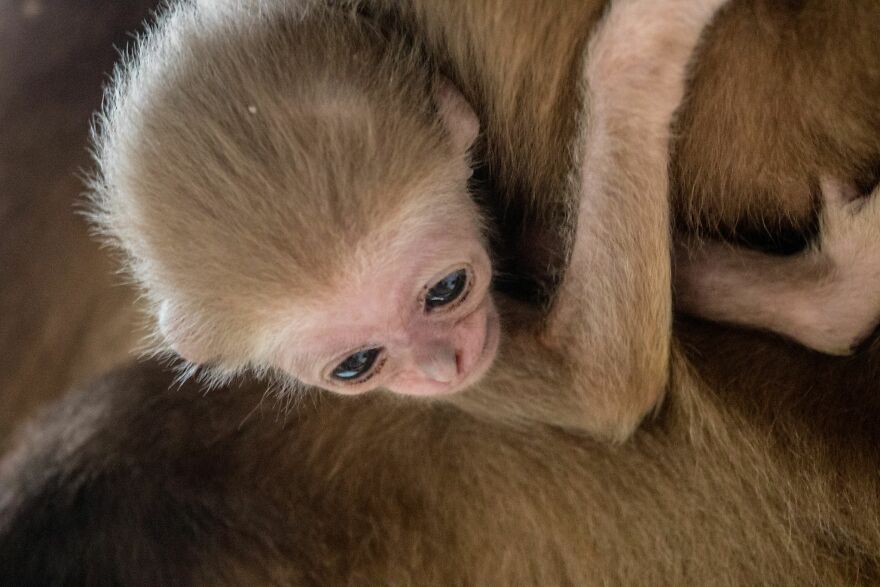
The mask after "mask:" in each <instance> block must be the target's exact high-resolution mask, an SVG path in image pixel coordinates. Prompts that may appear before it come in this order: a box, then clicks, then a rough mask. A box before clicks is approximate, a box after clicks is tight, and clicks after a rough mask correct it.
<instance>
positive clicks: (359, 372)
mask: <svg viewBox="0 0 880 587" xmlns="http://www.w3.org/2000/svg"><path fill="white" fill-rule="evenodd" d="M381 352H382V349H381V348H373V349H365V350H362V351H358V352H356V353H352V354H351V355H349V356H348V357H346V358H345V360H344V361H342V362H341V363H339V365H338V366H337V367H336V368H335V369H333V373H332V375H333V377H334V378H335V379H339V380H340V381H346V382H349V381H355V380H358V379H362V378H363V377H364V376H365V375H366V374H367V373H369V372H370V369H372V368H373V365H375V364H376V359H377V358H378V357H379V354H380V353H381Z"/></svg>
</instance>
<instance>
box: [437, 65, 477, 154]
mask: <svg viewBox="0 0 880 587" xmlns="http://www.w3.org/2000/svg"><path fill="white" fill-rule="evenodd" d="M434 94H435V99H436V100H437V108H438V109H439V111H440V116H441V118H442V119H443V122H444V124H445V125H446V129H447V130H448V131H449V136H450V137H452V142H453V144H454V145H455V148H456V149H457V150H459V151H461V152H462V153H463V152H465V151H467V150H468V149H469V148H470V147H471V145H473V144H474V141H475V140H477V135H478V134H480V121H479V120H478V119H477V115H476V114H475V113H474V109H473V108H471V105H470V104H468V101H467V100H465V98H464V96H462V95H461V92H459V91H458V88H456V87H455V86H454V85H453V84H452V82H451V81H449V80H448V79H446V78H445V77H441V78H440V80H439V82H438V83H437V84H436V85H435V90H434Z"/></svg>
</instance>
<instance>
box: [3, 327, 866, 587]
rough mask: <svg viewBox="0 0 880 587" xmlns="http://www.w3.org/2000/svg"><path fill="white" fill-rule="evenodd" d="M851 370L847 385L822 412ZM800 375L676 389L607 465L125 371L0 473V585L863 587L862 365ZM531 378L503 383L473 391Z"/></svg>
mask: <svg viewBox="0 0 880 587" xmlns="http://www.w3.org/2000/svg"><path fill="white" fill-rule="evenodd" d="M691 330H692V331H693V328H691ZM697 333H698V334H699V333H700V331H699V329H697ZM702 336H707V333H706V332H705V331H704V332H703V333H702ZM708 337H709V340H710V341H715V340H718V337H717V334H715V335H713V334H712V333H711V332H710V333H708ZM699 339H700V336H691V338H690V340H691V341H694V340H699ZM724 342H725V344H726V343H727V342H729V343H730V345H729V347H730V348H731V349H732V350H737V349H744V348H748V347H749V346H750V344H751V343H750V342H749V341H748V340H742V339H741V338H740V339H737V337H735V336H734V337H731V340H730V341H727V340H725V341H724ZM705 343H706V341H704V344H705ZM770 348H771V350H775V351H776V352H777V353H780V352H782V349H780V348H778V347H777V348H775V349H774V348H772V346H771V347H770ZM746 354H747V355H748V352H747V353H746ZM741 358H742V357H741ZM785 358H787V359H789V360H793V361H799V360H801V361H802V360H804V359H805V358H806V357H804V356H797V352H795V353H794V356H791V355H789V356H787V357H785ZM748 360H750V361H752V362H753V364H754V358H753V357H752V358H749V359H748ZM716 363H717V361H716ZM514 364H515V365H519V364H521V362H514ZM676 364H678V365H681V364H682V363H681V362H678V361H677V362H676ZM704 364H705V361H704ZM710 366H711V364H710ZM755 367H756V368H757V369H758V370H759V372H760V373H767V372H769V373H771V374H772V373H774V372H775V371H778V368H777V367H776V366H775V365H772V364H767V365H755ZM854 369H861V371H862V373H863V377H862V378H861V384H858V385H853V386H852V387H850V388H848V391H847V393H846V394H845V397H844V398H839V397H838V393H839V392H838V391H836V389H837V388H838V387H839V386H840V374H841V373H843V374H846V373H852V372H853V371H854ZM721 372H722V373H723V369H722V371H721ZM817 372H819V373H822V375H821V376H820V377H819V378H818V379H816V380H814V381H811V385H810V386H809V393H804V392H802V391H793V390H794V389H805V388H806V387H807V386H806V385H805V382H802V381H795V380H794V378H793V379H792V380H789V381H786V383H788V384H789V385H791V386H792V387H791V388H790V389H791V390H792V391H789V392H782V391H781V390H780V389H778V388H772V389H769V388H765V387H762V386H755V384H756V383H758V381H759V380H758V379H757V378H753V377H749V376H746V377H745V378H742V377H740V376H730V375H731V374H728V375H726V376H725V375H722V379H721V381H715V384H716V385H717V387H718V388H719V389H723V391H722V392H712V391H710V388H709V387H706V386H705V385H704V384H703V383H701V382H700V381H699V379H697V378H694V377H693V376H692V375H691V374H690V373H689V372H687V371H686V370H680V369H679V368H676V371H675V373H674V376H673V378H674V382H675V385H674V386H673V389H674V390H675V391H674V392H673V393H672V395H671V396H670V397H669V398H668V400H667V402H666V404H665V406H664V408H663V411H662V413H661V414H660V415H659V416H658V418H657V419H656V420H655V421H653V422H651V423H650V424H649V425H647V426H645V427H643V429H642V430H641V431H639V432H638V433H637V434H636V435H635V437H634V438H633V439H632V441H631V442H629V443H627V444H626V445H624V446H619V447H610V446H608V445H602V444H598V443H595V442H592V441H589V440H585V439H584V438H583V437H581V436H579V435H571V434H567V433H565V432H562V431H560V430H559V429H554V428H552V427H542V426H538V427H525V428H522V427H510V426H507V425H503V424H498V423H493V422H492V421H485V420H474V419H473V418H472V417H470V416H468V415H467V414H465V413H463V412H461V411H459V410H455V409H450V408H448V407H445V406H443V405H442V404H434V405H432V406H426V405H424V404H415V405H413V404H411V403H409V402H407V401H406V400H403V399H400V398H395V397H392V396H383V395H374V396H368V397H361V398H339V397H334V396H330V395H326V394H323V395H320V396H315V397H314V398H311V399H309V400H307V401H304V402H302V403H301V404H300V405H299V406H298V407H297V408H295V409H294V410H293V411H292V412H290V413H289V414H288V415H287V416H286V417H281V416H279V414H278V412H277V406H275V405H272V404H271V402H265V401H263V394H264V391H263V387H262V386H261V385H259V384H251V383H245V384H243V385H232V386H230V387H228V388H224V389H220V390H217V391H215V392H212V393H211V394H208V395H207V396H205V395H204V393H203V391H202V390H200V389H199V388H198V386H195V385H192V384H187V385H185V386H184V387H183V388H181V389H178V388H177V387H171V388H170V389H168V386H169V384H170V383H171V379H172V376H171V375H170V374H168V373H164V372H162V371H161V370H160V369H158V368H157V367H155V366H151V365H143V366H140V367H132V368H129V369H127V370H125V371H122V372H119V373H116V374H113V375H110V376H108V377H107V378H106V379H105V380H104V381H102V382H99V383H97V384H91V385H89V386H87V388H86V389H85V390H83V391H81V392H80V393H78V394H75V395H72V396H70V397H69V398H68V399H67V400H65V402H64V403H63V404H61V405H59V406H57V407H56V408H54V409H53V411H52V412H51V413H50V414H48V415H47V416H46V417H45V418H44V419H42V420H40V421H37V422H35V423H34V425H33V428H32V430H33V431H34V433H32V434H31V436H30V440H28V441H27V442H23V443H22V444H21V446H20V448H19V449H18V452H17V453H16V454H14V455H11V459H10V460H9V461H8V462H7V463H6V465H5V469H4V473H3V475H4V476H3V486H4V487H6V488H7V490H6V492H5V494H4V498H3V501H2V502H0V503H2V505H0V576H3V577H4V578H5V579H6V582H8V583H11V584H52V583H53V582H54V581H63V580H64V579H70V578H77V579H76V580H81V579H84V578H86V577H92V578H93V579H92V581H91V582H92V583H98V582H100V583H103V582H108V581H111V580H112V579H115V580H117V581H121V582H123V583H124V584H130V585H140V584H143V585H149V584H157V583H161V584H169V583H170V584H213V585H226V584H228V585H233V584H242V583H246V584H279V585H282V584H352V585H357V584H404V585H406V584H417V585H448V584H579V585H593V584H611V585H618V584H619V585H630V584H656V585H667V584H668V585H681V584H689V585H690V584H717V585H748V584H764V585H860V584H865V585H868V584H876V582H877V581H878V580H880V575H878V568H880V567H878V564H880V560H878V555H877V553H878V552H880V517H878V516H877V514H876V507H877V505H876V504H877V499H878V497H880V493H878V492H880V488H878V480H877V477H876V474H875V472H876V467H877V464H878V462H880V460H878V456H880V455H878V454H877V448H876V447H877V446H878V444H877V440H878V438H877V430H878V418H877V411H876V405H875V404H876V402H873V400H872V399H871V398H872V396H873V394H874V393H875V385H874V379H875V378H876V376H877V364H876V361H874V362H861V363H859V364H856V365H851V366H844V367H843V369H842V371H841V370H840V368H835V367H834V366H833V364H830V365H825V366H824V370H821V371H820V370H817ZM844 376H845V375H844ZM531 377H532V375H531V373H530V372H529V371H528V366H525V365H524V366H523V369H522V370H521V369H519V368H516V367H515V368H513V369H508V370H505V371H504V372H503V373H502V372H498V373H497V374H496V377H494V378H493V379H492V384H494V385H502V386H508V385H519V384H520V382H521V381H522V380H523V379H525V380H529V379H530V378H531ZM848 381H850V382H853V383H855V381H854V379H853V378H851V377H850V378H849V379H848ZM545 390H546V388H545ZM851 405H861V406H873V407H871V408H868V409H861V410H859V411H858V413H853V412H852V410H851V409H850V406H851ZM26 471H27V472H28V473H27V474H23V473H24V472H26ZM86 582H87V583H89V581H88V580H86Z"/></svg>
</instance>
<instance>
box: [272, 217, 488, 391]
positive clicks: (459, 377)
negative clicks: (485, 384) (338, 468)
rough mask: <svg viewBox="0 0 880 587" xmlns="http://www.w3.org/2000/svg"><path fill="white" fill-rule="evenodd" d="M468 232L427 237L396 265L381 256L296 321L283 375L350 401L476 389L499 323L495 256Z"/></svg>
mask: <svg viewBox="0 0 880 587" xmlns="http://www.w3.org/2000/svg"><path fill="white" fill-rule="evenodd" d="M463 232H467V231H465V230H462V229H459V230H455V229H454V228H453V229H450V230H436V231H432V232H424V233H421V234H419V235H417V236H415V237H413V238H411V239H409V240H408V242H405V243H404V244H403V246H401V245H400V244H398V245H397V246H396V247H395V252H396V258H393V260H392V259H391V258H389V256H383V255H376V256H375V257H376V261H375V262H371V263H368V264H367V266H366V267H365V268H364V269H363V270H362V271H360V272H359V273H360V275H358V276H357V277H356V278H354V279H351V280H350V281H349V283H348V284H347V285H346V286H345V287H341V288H340V295H339V296H337V297H336V298H334V299H332V300H328V301H327V302H324V303H322V304H321V305H320V306H317V307H315V308H313V309H310V310H309V312H308V315H307V316H304V317H303V319H302V320H298V321H297V322H298V324H297V328H296V335H295V336H294V337H290V338H289V340H295V343H294V344H295V346H293V347H290V348H288V349H286V350H285V352H284V353H283V355H282V356H281V357H279V363H280V365H279V366H280V367H281V368H282V369H284V370H285V371H287V372H289V373H290V374H291V375H293V376H295V377H296V378H297V379H299V380H300V381H302V382H304V383H308V384H311V385H315V386H318V387H321V388H324V389H329V390H331V391H336V392H338V393H343V394H358V393H363V392H366V391H369V390H372V389H376V388H384V389H388V390H390V391H393V392H396V393H400V394H405V395H419V396H430V395H444V394H451V393H455V392H457V391H460V390H462V389H464V388H465V387H467V386H469V385H472V384H473V383H475V382H476V381H477V380H479V378H480V377H481V376H482V375H483V374H484V373H485V372H486V371H487V370H488V368H489V367H490V366H491V364H492V362H493V360H494V358H495V354H496V351H497V349H498V342H499V337H500V324H499V319H498V313H497V311H496V309H495V305H494V303H493V300H492V296H491V293H490V289H489V288H490V284H491V278H492V268H491V263H490V260H489V256H488V254H487V253H486V250H485V247H484V245H483V243H482V240H481V239H480V238H479V235H477V234H470V235H468V234H462V233H463ZM383 257H384V258H383Z"/></svg>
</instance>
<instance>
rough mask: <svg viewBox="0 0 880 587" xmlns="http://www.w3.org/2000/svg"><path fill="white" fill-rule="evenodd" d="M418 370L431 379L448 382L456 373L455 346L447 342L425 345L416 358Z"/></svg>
mask: <svg viewBox="0 0 880 587" xmlns="http://www.w3.org/2000/svg"><path fill="white" fill-rule="evenodd" d="M416 363H417V365H418V367H419V370H420V371H421V372H422V373H423V374H424V375H425V377H427V378H428V379H430V380H431V381H436V382H438V383H450V382H451V381H453V380H454V379H455V378H456V376H457V375H458V360H457V358H456V353H455V348H454V347H453V346H452V345H451V344H449V343H448V342H435V343H431V344H428V345H426V346H425V348H424V349H422V352H421V353H420V354H419V356H418V357H417V359H416Z"/></svg>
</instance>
